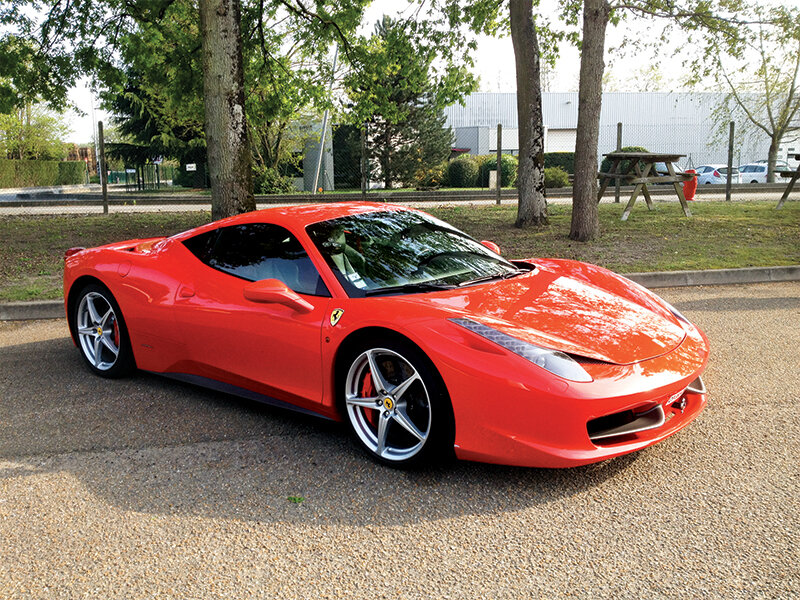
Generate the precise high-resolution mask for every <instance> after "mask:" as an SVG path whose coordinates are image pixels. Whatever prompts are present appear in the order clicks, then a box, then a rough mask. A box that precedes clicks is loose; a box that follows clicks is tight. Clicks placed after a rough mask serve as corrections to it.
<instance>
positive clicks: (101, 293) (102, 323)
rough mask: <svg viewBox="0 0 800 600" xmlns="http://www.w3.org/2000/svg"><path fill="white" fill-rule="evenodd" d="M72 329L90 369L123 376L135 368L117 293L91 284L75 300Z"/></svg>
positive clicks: (111, 375)
mask: <svg viewBox="0 0 800 600" xmlns="http://www.w3.org/2000/svg"><path fill="white" fill-rule="evenodd" d="M71 319H72V331H73V332H74V334H75V340H76V342H77V344H78V349H79V350H80V352H81V356H82V357H83V360H84V362H85V363H86V365H87V366H88V367H89V369H90V370H91V371H92V372H93V373H95V374H97V375H100V376H101V377H110V378H115V377H122V376H124V375H127V374H128V373H130V372H131V371H132V370H133V368H134V360H133V351H132V350H131V346H130V341H129V340H128V330H127V328H126V327H125V321H124V320H123V318H122V311H121V310H120V308H119V305H118V304H117V302H116V300H114V296H112V295H111V292H109V291H108V290H107V289H106V288H105V287H103V286H100V285H97V284H90V285H88V286H86V287H85V288H83V289H82V290H81V292H80V294H79V296H78V298H77V300H76V301H75V303H74V309H73V311H72V315H71Z"/></svg>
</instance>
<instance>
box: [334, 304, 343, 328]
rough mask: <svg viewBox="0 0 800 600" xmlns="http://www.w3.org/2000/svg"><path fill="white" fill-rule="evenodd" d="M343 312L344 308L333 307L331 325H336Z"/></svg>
mask: <svg viewBox="0 0 800 600" xmlns="http://www.w3.org/2000/svg"><path fill="white" fill-rule="evenodd" d="M343 314H344V310H342V309H341V308H334V309H333V311H332V312H331V325H336V324H337V323H338V322H339V319H341V318H342V315H343Z"/></svg>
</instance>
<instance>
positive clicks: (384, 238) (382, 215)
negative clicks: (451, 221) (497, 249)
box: [307, 211, 520, 297]
mask: <svg viewBox="0 0 800 600" xmlns="http://www.w3.org/2000/svg"><path fill="white" fill-rule="evenodd" d="M307 231H308V234H309V236H310V237H311V240H312V241H313V242H314V244H315V245H316V247H317V249H318V250H319V251H320V253H321V254H322V256H323V257H324V258H325V261H326V262H327V263H328V266H329V267H330V268H331V270H332V271H333V273H334V274H335V275H336V277H337V278H338V279H339V282H340V283H341V284H342V287H344V289H345V291H346V292H347V294H348V295H349V296H350V297H362V296H369V295H377V294H382V293H386V294H390V293H412V292H420V291H429V290H433V289H447V288H451V287H455V286H459V285H468V284H470V283H478V281H477V280H480V281H487V280H490V279H493V278H504V277H511V276H513V275H515V274H517V273H519V272H520V269H519V268H518V267H516V266H514V265H512V264H511V263H510V262H508V261H507V260H505V259H503V258H501V257H500V256H498V255H497V254H495V253H494V252H492V251H491V250H489V249H488V248H486V247H485V246H484V245H483V244H481V243H480V242H477V241H475V240H474V239H472V238H471V237H469V236H468V235H467V234H465V233H462V232H460V231H458V230H457V229H455V228H453V227H451V226H450V225H448V224H447V223H444V222H443V221H439V220H438V219H435V218H433V217H431V216H428V215H423V214H420V213H416V212H407V211H385V212H372V213H365V214H361V215H352V216H347V217H340V218H338V219H331V220H329V221H322V222H320V223H314V224H313V225H309V226H308V227H307Z"/></svg>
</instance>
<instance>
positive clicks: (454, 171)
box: [447, 154, 478, 188]
mask: <svg viewBox="0 0 800 600" xmlns="http://www.w3.org/2000/svg"><path fill="white" fill-rule="evenodd" d="M447 185H448V186H450V187H457V188H470V187H476V186H477V185H478V161H477V160H475V159H474V158H473V157H471V156H470V155H468V154H464V155H462V156H459V157H458V158H454V159H453V160H451V161H450V162H449V163H448V164H447Z"/></svg>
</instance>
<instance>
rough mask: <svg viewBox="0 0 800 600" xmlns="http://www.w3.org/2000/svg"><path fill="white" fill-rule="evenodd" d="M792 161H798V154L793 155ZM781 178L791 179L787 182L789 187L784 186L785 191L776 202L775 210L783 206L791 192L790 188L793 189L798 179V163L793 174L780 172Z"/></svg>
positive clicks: (799, 166) (799, 172)
mask: <svg viewBox="0 0 800 600" xmlns="http://www.w3.org/2000/svg"><path fill="white" fill-rule="evenodd" d="M794 159H795V160H796V161H800V154H795V155H794ZM781 176H782V177H791V179H790V180H789V185H787V186H786V191H784V192H783V196H781V199H780V200H779V201H778V206H776V207H775V208H780V207H781V206H783V203H784V202H786V200H787V198H789V194H790V193H791V192H792V188H793V187H794V184H795V182H796V181H797V179H798V178H800V162H798V163H797V168H796V169H795V170H794V172H792V171H781Z"/></svg>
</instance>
